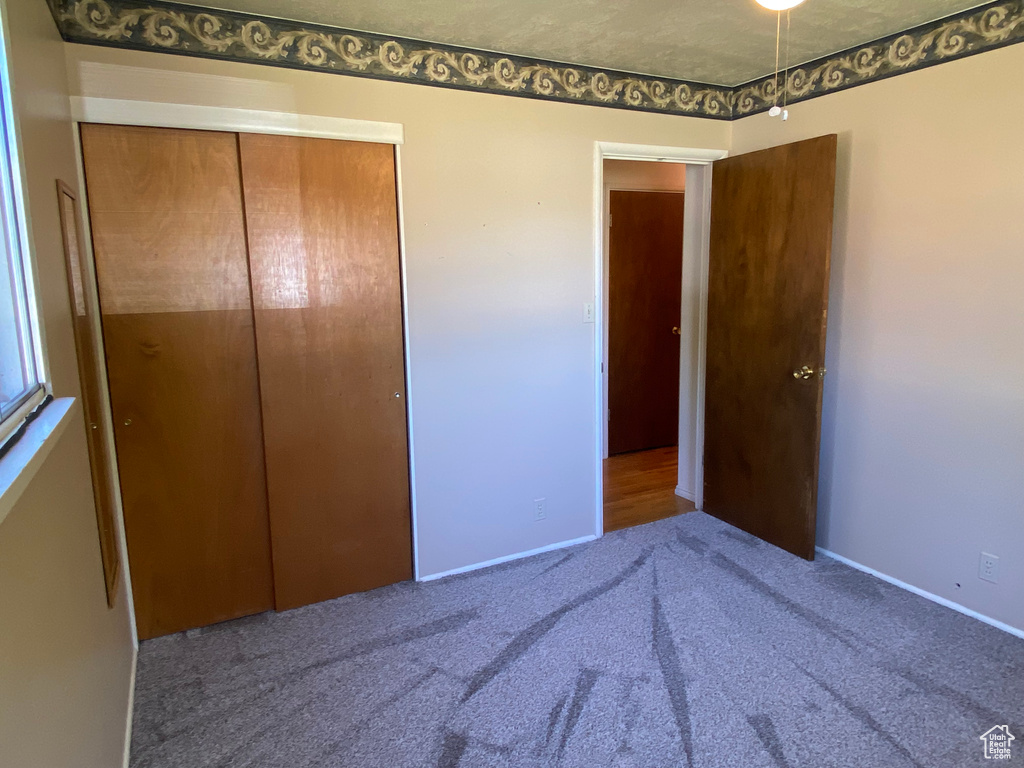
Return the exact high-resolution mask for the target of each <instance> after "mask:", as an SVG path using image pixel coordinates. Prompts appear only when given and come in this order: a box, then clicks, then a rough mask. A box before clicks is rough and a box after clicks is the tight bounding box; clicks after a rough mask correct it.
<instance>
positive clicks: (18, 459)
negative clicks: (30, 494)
mask: <svg viewBox="0 0 1024 768" xmlns="http://www.w3.org/2000/svg"><path fill="white" fill-rule="evenodd" d="M74 407H75V398H73V397H62V398H60V399H58V400H54V401H53V402H52V403H50V404H49V405H48V406H46V408H44V409H43V412H42V413H41V414H39V418H37V419H36V420H35V421H33V422H32V423H31V424H29V426H28V429H27V430H26V431H25V434H24V435H23V436H22V438H21V440H19V441H18V444H17V445H15V446H14V447H13V448H12V449H11V452H10V453H8V454H7V455H6V456H4V457H3V459H0V523H3V521H4V519H5V518H6V517H7V515H8V514H9V513H10V511H11V510H12V509H13V508H14V505H15V504H16V503H17V502H18V499H19V498H21V494H22V493H24V491H25V489H26V488H27V487H28V485H29V483H30V482H32V478H33V477H35V474H36V473H37V472H38V471H39V468H40V467H42V466H43V462H44V461H46V457H47V456H49V455H50V451H52V450H53V446H54V445H56V444H57V441H58V440H59V439H60V436H61V435H62V434H63V433H64V430H65V429H66V428H67V425H68V422H70V421H71V416H72V412H73V411H74Z"/></svg>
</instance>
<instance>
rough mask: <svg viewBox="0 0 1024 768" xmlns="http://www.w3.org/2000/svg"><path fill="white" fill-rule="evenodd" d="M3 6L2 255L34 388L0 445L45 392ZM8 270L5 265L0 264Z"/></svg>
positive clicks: (2, 424) (8, 420)
mask: <svg viewBox="0 0 1024 768" xmlns="http://www.w3.org/2000/svg"><path fill="white" fill-rule="evenodd" d="M8 29H9V27H8V23H7V6H6V3H5V2H2V0H0V40H2V43H3V44H2V45H0V99H2V110H0V112H2V115H0V120H2V126H0V127H2V131H0V174H3V175H4V176H5V177H6V178H7V179H9V180H10V196H9V199H7V196H6V195H5V196H3V197H4V198H5V199H4V200H3V203H2V205H3V208H4V210H3V211H2V214H3V217H2V218H3V220H4V221H5V222H6V226H4V227H3V229H4V231H3V232H2V233H0V236H3V237H4V238H5V239H6V241H7V247H8V253H10V255H11V259H12V260H13V261H14V262H15V264H14V269H15V271H16V272H20V275H19V277H20V278H21V283H22V287H23V289H24V298H25V306H24V314H25V327H24V329H23V333H24V334H25V336H26V337H27V341H28V344H29V346H31V355H32V363H33V364H34V367H35V374H36V381H37V382H38V383H39V386H38V388H37V389H36V390H35V391H33V392H32V393H31V394H30V395H29V396H28V397H27V398H26V399H25V400H24V401H23V402H22V403H21V404H20V406H19V407H17V408H16V409H15V410H13V411H12V412H11V413H9V414H8V415H7V416H6V417H5V418H3V419H0V443H3V441H5V440H6V439H7V438H8V437H9V436H10V434H11V433H12V432H14V431H15V430H16V429H17V428H18V427H19V426H20V425H21V423H22V421H23V420H24V418H25V416H27V415H28V413H30V412H31V411H32V409H34V408H35V407H36V406H38V405H39V403H40V402H42V400H43V399H44V398H45V397H46V395H47V394H49V393H50V389H51V388H50V384H49V380H50V377H49V366H48V363H47V359H46V345H45V343H44V339H43V330H42V322H41V318H40V313H39V304H38V287H37V283H36V270H35V264H34V261H33V258H32V256H33V253H34V249H33V247H32V241H31V235H30V232H31V220H30V217H29V210H28V200H27V199H26V195H25V188H26V185H27V181H26V177H25V163H24V158H23V156H22V153H21V149H20V147H21V140H20V139H21V131H20V127H19V124H18V117H17V114H16V108H15V102H14V88H13V87H12V84H11V72H10V66H9V64H10V60H11V55H10V54H11V48H10V45H11V40H10V35H9V32H8ZM4 267H5V268H9V267H8V265H6V264H5V265H4Z"/></svg>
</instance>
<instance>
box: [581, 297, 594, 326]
mask: <svg viewBox="0 0 1024 768" xmlns="http://www.w3.org/2000/svg"><path fill="white" fill-rule="evenodd" d="M583 322H584V323H592V322H594V302H592V301H588V302H587V303H586V304H584V305H583Z"/></svg>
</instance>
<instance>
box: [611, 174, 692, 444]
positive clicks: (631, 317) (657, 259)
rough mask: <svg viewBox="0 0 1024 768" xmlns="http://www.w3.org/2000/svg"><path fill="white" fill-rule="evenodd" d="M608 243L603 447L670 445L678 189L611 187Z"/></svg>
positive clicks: (675, 427) (679, 240)
mask: <svg viewBox="0 0 1024 768" xmlns="http://www.w3.org/2000/svg"><path fill="white" fill-rule="evenodd" d="M610 197H611V230H610V236H609V245H608V411H609V413H608V453H609V455H615V454H619V453H626V452H628V451H642V450H647V449H650V448H660V447H664V446H669V445H675V444H676V442H677V440H678V434H679V336H678V335H677V334H678V326H679V323H680V301H681V298H680V297H681V293H682V280H683V195H682V194H681V193H678V192H624V191H616V190H613V191H612V192H611V193H610Z"/></svg>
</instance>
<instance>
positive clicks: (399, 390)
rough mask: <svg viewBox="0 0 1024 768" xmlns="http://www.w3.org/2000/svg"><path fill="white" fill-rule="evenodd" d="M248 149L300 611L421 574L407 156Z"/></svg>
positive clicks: (248, 196)
mask: <svg viewBox="0 0 1024 768" xmlns="http://www.w3.org/2000/svg"><path fill="white" fill-rule="evenodd" d="M239 140H240V146H241V156H242V180H243V186H244V188H245V215H246V222H247V225H248V233H249V259H250V269H251V273H252V290H253V302H254V305H255V312H256V339H257V348H258V350H259V352H258V354H259V368H260V389H261V396H262V402H263V423H264V432H265V446H266V462H267V487H268V492H269V498H270V520H271V531H272V538H273V552H274V584H275V592H276V598H277V607H278V609H284V608H292V607H295V606H299V605H305V604H307V603H313V602H318V601H320V600H328V599H330V598H334V597H338V596H339V595H344V594H348V593H351V592H359V591H362V590H366V589H372V588H374V587H379V586H382V585H384V584H391V583H394V582H397V581H402V580H405V579H408V578H410V577H411V575H412V553H411V530H410V515H409V484H408V454H407V436H406V421H405V368H404V357H403V344H402V304H401V301H402V298H401V282H400V273H399V255H398V216H397V211H396V196H395V164H394V149H393V147H391V146H389V145H386V144H364V143H357V142H343V141H328V140H324V139H307V138H294V137H286V136H257V135H246V134H243V135H241V136H240V137H239Z"/></svg>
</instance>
